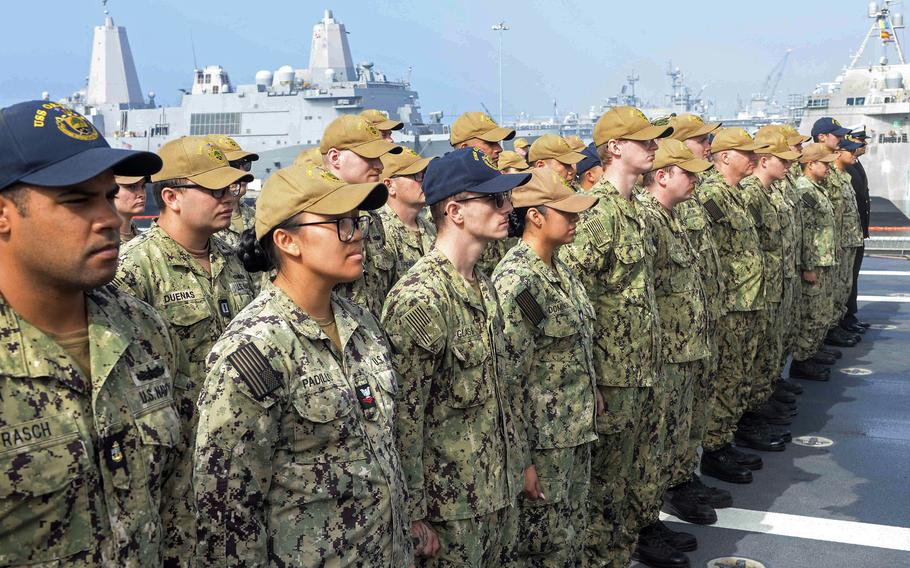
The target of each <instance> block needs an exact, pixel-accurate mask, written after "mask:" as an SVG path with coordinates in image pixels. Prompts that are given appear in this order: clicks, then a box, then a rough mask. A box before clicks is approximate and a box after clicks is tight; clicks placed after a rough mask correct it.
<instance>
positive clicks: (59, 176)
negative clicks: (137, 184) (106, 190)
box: [0, 101, 161, 190]
mask: <svg viewBox="0 0 910 568" xmlns="http://www.w3.org/2000/svg"><path fill="white" fill-rule="evenodd" d="M109 169H112V170H113V171H114V174H115V175H123V176H150V175H152V174H154V173H155V172H157V171H158V170H160V169H161V158H159V157H158V156H157V155H155V154H153V153H151V152H138V151H134V150H121V149H116V148H111V147H110V145H109V144H108V143H107V140H105V139H104V137H103V136H101V133H100V132H98V130H97V129H96V128H95V127H94V125H93V124H92V123H91V122H89V121H88V119H86V118H85V117H84V116H82V115H81V114H79V113H78V112H75V111H74V110H72V109H70V108H68V107H66V106H64V105H61V104H59V103H54V102H50V101H26V102H23V103H18V104H15V105H12V106H9V107H6V108H4V109H0V190H2V189H4V188H6V187H9V186H10V185H12V184H14V183H25V184H29V185H38V186H44V187H63V186H68V185H73V184H77V183H81V182H83V181H86V180H88V179H91V178H93V177H95V176H97V175H98V174H100V173H102V172H104V171H106V170H109Z"/></svg>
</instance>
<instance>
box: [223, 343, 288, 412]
mask: <svg viewBox="0 0 910 568" xmlns="http://www.w3.org/2000/svg"><path fill="white" fill-rule="evenodd" d="M227 360H228V362H229V363H230V364H231V365H233V366H234V368H236V369H237V372H238V373H240V378H241V379H243V382H244V383H246V386H247V387H249V389H250V393H251V394H252V395H253V398H255V399H256V400H258V401H259V402H262V401H263V400H264V399H265V397H266V396H268V395H270V394H272V393H273V392H275V391H276V390H278V389H279V388H281V385H282V384H283V383H282V382H281V375H280V374H278V373H277V372H276V371H275V369H273V368H272V366H271V365H270V364H269V361H268V359H266V358H265V355H263V354H262V352H261V351H259V348H258V347H256V346H255V345H253V344H252V343H248V344H246V345H243V346H242V347H240V348H239V349H238V350H237V351H235V352H233V353H231V354H230V355H228V357H227Z"/></svg>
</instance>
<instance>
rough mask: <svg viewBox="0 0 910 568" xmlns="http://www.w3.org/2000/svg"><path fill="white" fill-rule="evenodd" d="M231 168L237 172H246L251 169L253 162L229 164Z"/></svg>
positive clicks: (241, 161) (240, 161) (245, 161)
mask: <svg viewBox="0 0 910 568" xmlns="http://www.w3.org/2000/svg"><path fill="white" fill-rule="evenodd" d="M230 165H231V167H232V168H237V169H238V170H243V171H245V172H248V171H250V170H252V169H253V162H252V161H251V160H237V161H236V162H231V163H230Z"/></svg>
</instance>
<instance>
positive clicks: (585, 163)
mask: <svg viewBox="0 0 910 568" xmlns="http://www.w3.org/2000/svg"><path fill="white" fill-rule="evenodd" d="M581 155H582V156H584V157H585V159H584V160H582V161H580V162H578V163H577V164H575V173H576V174H578V175H579V176H582V175H584V173H585V172H586V171H588V170H590V169H591V168H593V167H594V166H599V165H600V156H599V155H598V154H597V146H595V145H594V143H593V142H591V143H590V144H588V145H587V146H585V148H584V150H582V151H581Z"/></svg>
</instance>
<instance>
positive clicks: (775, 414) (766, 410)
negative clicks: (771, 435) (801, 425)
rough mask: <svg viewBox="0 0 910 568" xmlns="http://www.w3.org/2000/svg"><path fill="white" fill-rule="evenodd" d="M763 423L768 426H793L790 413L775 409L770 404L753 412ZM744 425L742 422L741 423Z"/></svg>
mask: <svg viewBox="0 0 910 568" xmlns="http://www.w3.org/2000/svg"><path fill="white" fill-rule="evenodd" d="M753 412H754V413H755V414H756V415H757V416H758V417H759V418H761V420H762V421H763V422H767V423H768V424H780V425H782V426H786V425H787V424H792V423H793V419H792V418H790V411H787V412H786V414H785V413H783V412H781V411H780V410H778V409H777V408H774V407H773V406H771V405H769V404H767V403H766V404H763V405H761V406H760V407H758V408H757V409H755V410H754V411H753ZM740 424H742V422H740Z"/></svg>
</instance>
